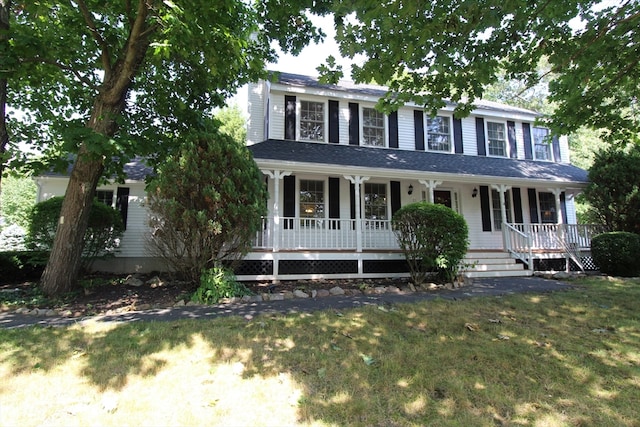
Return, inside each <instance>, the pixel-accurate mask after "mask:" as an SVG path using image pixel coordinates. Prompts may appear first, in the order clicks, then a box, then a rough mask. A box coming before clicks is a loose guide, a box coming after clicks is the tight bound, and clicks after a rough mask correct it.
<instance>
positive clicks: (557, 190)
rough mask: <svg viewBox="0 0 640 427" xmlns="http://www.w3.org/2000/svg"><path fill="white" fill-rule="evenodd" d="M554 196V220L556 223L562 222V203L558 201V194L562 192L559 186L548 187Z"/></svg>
mask: <svg viewBox="0 0 640 427" xmlns="http://www.w3.org/2000/svg"><path fill="white" fill-rule="evenodd" d="M548 190H549V191H550V192H551V193H553V195H554V196H555V198H556V215H557V219H556V222H557V223H558V224H564V219H563V218H562V203H561V202H560V195H561V194H562V190H561V189H560V188H549V189H548Z"/></svg>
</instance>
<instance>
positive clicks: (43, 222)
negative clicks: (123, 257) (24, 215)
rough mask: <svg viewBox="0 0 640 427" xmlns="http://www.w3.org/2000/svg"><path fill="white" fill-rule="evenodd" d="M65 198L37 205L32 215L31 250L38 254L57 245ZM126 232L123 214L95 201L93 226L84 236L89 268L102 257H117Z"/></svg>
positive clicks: (84, 254)
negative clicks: (39, 251) (59, 220)
mask: <svg viewBox="0 0 640 427" xmlns="http://www.w3.org/2000/svg"><path fill="white" fill-rule="evenodd" d="M63 199H64V197H61V196H60V197H52V198H51V199H49V200H45V201H43V202H40V203H38V204H36V205H35V206H34V207H33V208H32V210H31V213H30V215H29V221H30V222H29V229H28V236H27V246H28V247H29V248H31V249H35V250H45V251H48V250H50V249H51V246H52V245H53V239H54V237H55V234H56V227H57V225H58V219H59V218H60V209H61V207H62V202H63ZM123 232H124V226H123V224H122V216H121V215H120V212H118V211H117V210H116V209H113V208H112V207H111V206H107V205H105V204H104V203H101V202H98V201H97V200H94V201H93V205H92V206H91V213H90V215H89V226H88V228H87V230H86V232H85V235H84V248H83V251H82V259H83V264H84V266H85V267H86V268H88V267H90V265H91V263H92V262H93V261H94V260H95V259H97V258H100V257H105V256H111V255H113V254H114V253H115V252H116V250H117V248H118V246H119V243H120V238H121V237H122V233H123Z"/></svg>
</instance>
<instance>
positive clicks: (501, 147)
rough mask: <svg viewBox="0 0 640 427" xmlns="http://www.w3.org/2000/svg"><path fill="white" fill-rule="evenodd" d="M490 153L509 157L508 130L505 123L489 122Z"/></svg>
mask: <svg viewBox="0 0 640 427" xmlns="http://www.w3.org/2000/svg"><path fill="white" fill-rule="evenodd" d="M487 140H488V141H489V155H490V156H500V157H507V132H506V129H505V125H504V123H496V122H487Z"/></svg>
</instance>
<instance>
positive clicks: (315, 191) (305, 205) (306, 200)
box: [300, 179, 325, 227]
mask: <svg viewBox="0 0 640 427" xmlns="http://www.w3.org/2000/svg"><path fill="white" fill-rule="evenodd" d="M324 217H325V207H324V181H315V180H310V179H301V180H300V218H302V219H301V223H302V225H303V226H307V227H317V226H319V224H321V223H322V222H321V221H318V219H320V218H324Z"/></svg>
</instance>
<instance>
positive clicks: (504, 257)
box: [464, 252, 533, 277]
mask: <svg viewBox="0 0 640 427" xmlns="http://www.w3.org/2000/svg"><path fill="white" fill-rule="evenodd" d="M464 262H465V263H466V264H472V265H473V266H472V267H467V268H466V269H465V270H466V272H465V273H464V274H465V275H466V276H467V277H523V276H531V275H532V274H533V273H532V271H531V270H525V268H524V265H523V264H521V263H517V262H516V260H515V259H513V258H511V256H510V255H509V254H508V253H506V252H470V253H467V255H466V256H465V257H464Z"/></svg>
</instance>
